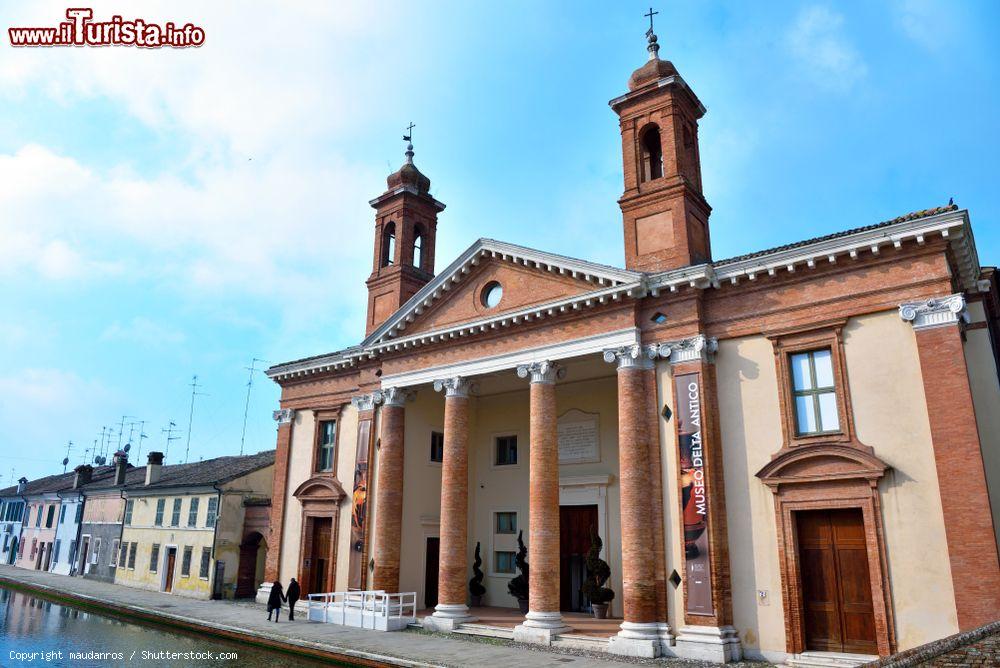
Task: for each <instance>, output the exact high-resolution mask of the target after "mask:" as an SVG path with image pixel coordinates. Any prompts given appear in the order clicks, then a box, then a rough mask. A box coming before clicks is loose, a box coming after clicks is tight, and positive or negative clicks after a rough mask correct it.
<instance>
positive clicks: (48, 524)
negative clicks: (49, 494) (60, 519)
mask: <svg viewBox="0 0 1000 668" xmlns="http://www.w3.org/2000/svg"><path fill="white" fill-rule="evenodd" d="M55 521H56V507H55V506H49V514H48V515H46V516H45V528H46V529H51V528H52V523H53V522H55Z"/></svg>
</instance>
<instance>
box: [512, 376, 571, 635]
mask: <svg viewBox="0 0 1000 668" xmlns="http://www.w3.org/2000/svg"><path fill="white" fill-rule="evenodd" d="M560 371H562V369H559V368H558V367H557V366H556V365H555V364H552V363H551V362H535V363H532V364H527V365H524V366H520V367H518V369H517V374H518V375H519V376H521V377H522V378H526V377H528V376H529V375H530V376H531V385H530V389H529V401H530V404H531V411H530V432H531V433H530V438H529V443H530V448H531V449H530V460H529V467H530V468H529V504H530V505H529V513H528V515H529V519H528V563H529V564H530V565H531V580H530V583H529V591H528V614H527V615H526V617H525V621H524V624H523V626H519V627H518V628H517V629H515V635H514V638H515V640H527V641H536V642H545V643H548V642H551V637H552V635H553V634H556V633H559V632H562V631H567V630H569V628H568V627H567V626H566V625H565V624H564V623H563V621H562V615H561V614H560V613H559V581H560V580H559V442H558V438H557V434H556V386H555V381H556V377H557V375H559V372H560Z"/></svg>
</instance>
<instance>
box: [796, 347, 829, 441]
mask: <svg viewBox="0 0 1000 668" xmlns="http://www.w3.org/2000/svg"><path fill="white" fill-rule="evenodd" d="M789 363H790V365H791V367H792V394H793V396H794V399H795V428H796V432H797V434H798V435H799V436H802V435H806V434H825V433H831V432H837V431H840V417H839V415H838V413H837V389H836V387H835V386H834V381H833V356H832V355H831V354H830V349H829V348H826V349H823V350H812V351H809V352H805V353H794V354H793V355H791V356H790V358H789Z"/></svg>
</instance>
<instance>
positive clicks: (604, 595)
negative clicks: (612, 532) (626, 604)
mask: <svg viewBox="0 0 1000 668" xmlns="http://www.w3.org/2000/svg"><path fill="white" fill-rule="evenodd" d="M603 545H604V541H602V540H601V537H600V536H598V535H597V532H596V531H594V527H590V552H588V553H587V579H586V580H584V582H583V587H582V590H583V595H584V596H586V597H587V598H588V599H589V600H590V607H591V609H592V610H593V611H594V618H595V619H606V618H607V616H608V606H609V605H610V603H611V601H612V600H614V598H615V592H614V591H613V590H612V589H609V588H608V587H605V586H604V585H605V583H606V582H607V581H608V578H610V577H611V567H610V566H608V562H606V561H604V560H603V559H601V547H602V546H603Z"/></svg>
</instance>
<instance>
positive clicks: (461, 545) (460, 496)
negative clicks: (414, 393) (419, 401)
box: [424, 378, 472, 631]
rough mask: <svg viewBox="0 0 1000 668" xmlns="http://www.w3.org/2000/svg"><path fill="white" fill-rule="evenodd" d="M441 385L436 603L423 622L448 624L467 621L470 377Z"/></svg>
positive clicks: (431, 625)
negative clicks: (439, 505) (442, 451)
mask: <svg viewBox="0 0 1000 668" xmlns="http://www.w3.org/2000/svg"><path fill="white" fill-rule="evenodd" d="M434 388H435V389H436V390H438V391H441V390H445V400H444V459H443V461H442V463H441V525H440V536H441V538H440V556H439V558H438V604H437V606H436V607H435V609H434V614H433V615H431V616H430V617H427V618H425V620H424V628H430V629H432V630H448V631H450V630H453V629H454V627H455V625H456V624H458V623H461V622H466V621H470V620H471V619H472V618H471V617H469V615H468V612H469V608H468V606H467V605H466V604H465V601H466V575H467V571H468V566H467V563H466V557H467V552H468V542H469V536H468V532H469V527H468V521H469V383H468V381H467V380H466V379H465V378H449V379H446V380H442V381H436V382H435V383H434Z"/></svg>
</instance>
